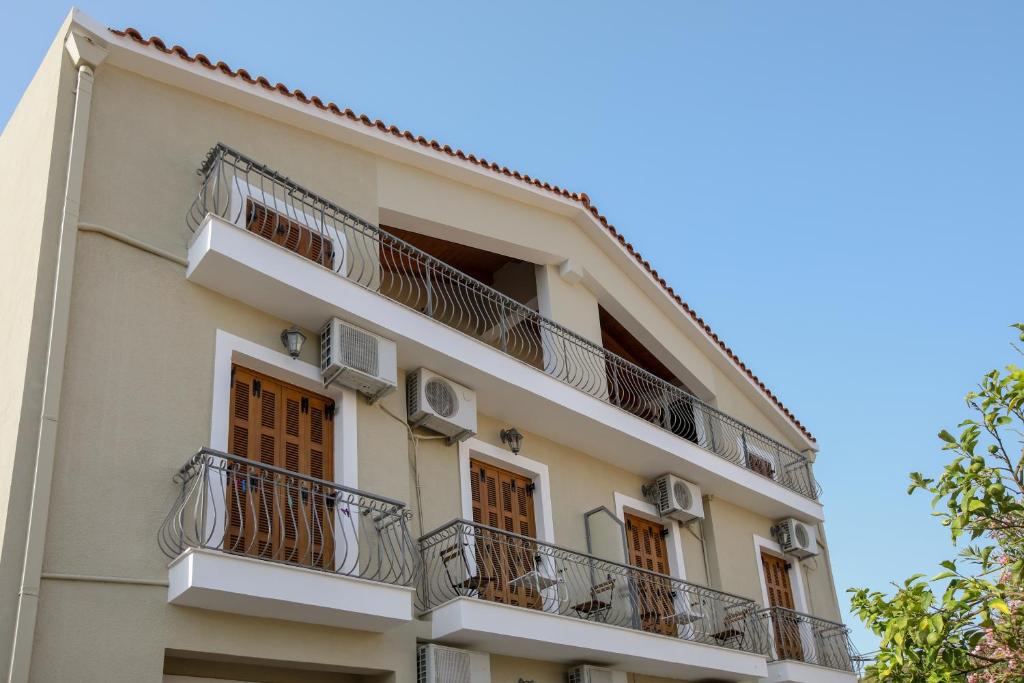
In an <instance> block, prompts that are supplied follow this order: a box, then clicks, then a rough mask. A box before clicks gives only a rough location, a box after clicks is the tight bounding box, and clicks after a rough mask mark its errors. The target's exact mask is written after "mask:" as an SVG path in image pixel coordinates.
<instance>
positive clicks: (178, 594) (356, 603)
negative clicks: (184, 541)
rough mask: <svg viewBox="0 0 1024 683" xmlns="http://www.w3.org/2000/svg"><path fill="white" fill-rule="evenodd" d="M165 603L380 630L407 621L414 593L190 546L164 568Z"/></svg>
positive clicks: (397, 587)
mask: <svg viewBox="0 0 1024 683" xmlns="http://www.w3.org/2000/svg"><path fill="white" fill-rule="evenodd" d="M167 575H168V584H169V585H168V588H167V602H169V603H171V604H172V605H182V606H187V607H199V608H202V609H209V610H215V611H218V612H231V613H234V614H245V615H248V616H255V617H265V618H268V619H284V620H287V621H297V622H303V623H309V624H323V625H326V626H336V627H340V628H351V629H357V630H361V631H375V632H383V631H386V630H388V629H390V628H392V627H394V626H398V625H399V624H404V623H407V622H409V621H412V617H413V614H412V601H413V589H412V588H410V587H406V586H394V585H391V584H386V583H378V582H376V581H369V580H366V579H360V578H355V577H350V576H344V575H341V574H331V573H327V572H321V571H316V570H314V569H306V568H303V567H296V566H292V565H286V564H280V563H276V562H268V561H266V560H260V559H256V558H252V557H244V556H241V555H230V554H227V553H223V552H220V551H216V550H207V549H197V548H191V549H189V550H186V551H185V552H184V553H182V554H181V555H179V556H178V557H177V558H175V559H174V560H173V561H172V562H171V563H170V565H168V570H167Z"/></svg>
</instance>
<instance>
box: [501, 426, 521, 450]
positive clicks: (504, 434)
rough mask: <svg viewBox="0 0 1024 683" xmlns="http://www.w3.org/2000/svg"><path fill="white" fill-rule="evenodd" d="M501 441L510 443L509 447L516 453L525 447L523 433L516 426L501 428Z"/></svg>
mask: <svg viewBox="0 0 1024 683" xmlns="http://www.w3.org/2000/svg"><path fill="white" fill-rule="evenodd" d="M501 442H502V443H503V444H508V448H509V450H510V451H512V453H513V454H514V455H519V449H520V448H522V447H523V435H522V434H520V433H519V430H518V429H516V428H515V427H509V428H508V429H502V430H501Z"/></svg>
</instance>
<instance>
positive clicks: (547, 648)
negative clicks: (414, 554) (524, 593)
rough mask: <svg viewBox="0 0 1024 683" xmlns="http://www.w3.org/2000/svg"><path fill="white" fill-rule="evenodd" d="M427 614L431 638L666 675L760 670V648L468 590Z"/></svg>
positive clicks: (724, 675) (742, 676)
mask: <svg viewBox="0 0 1024 683" xmlns="http://www.w3.org/2000/svg"><path fill="white" fill-rule="evenodd" d="M428 616H429V619H430V620H431V630H430V632H431V638H433V639H434V640H438V641H441V642H444V643H448V644H451V645H456V646H463V647H471V648H478V649H481V650H485V651H487V652H491V653H494V654H500V655H507V656H510V657H527V658H531V659H542V660H545V661H553V662H564V663H567V664H569V663H575V662H581V661H585V662H589V663H592V664H598V665H601V666H607V667H609V668H614V669H622V670H625V671H633V672H636V673H640V674H645V675H648V676H664V677H667V678H685V679H700V678H707V677H714V678H715V679H716V680H723V681H741V680H749V679H751V678H758V677H763V676H765V675H766V673H767V666H766V664H765V658H764V657H763V656H761V655H756V654H751V653H749V652H739V651H736V650H730V649H727V648H720V647H714V646H711V645H704V644H701V643H694V642H689V641H685V640H680V639H678V638H671V637H667V636H661V635H654V634H651V633H644V632H641V631H634V630H631V629H627V628H621V627H618V626H609V625H606V624H599V623H593V622H589V621H582V620H579V619H574V618H572V617H567V616H561V615H557V614H548V613H546V612H542V611H537V610H531V609H525V608H522V607H511V606H509V605H500V604H496V603H492V602H488V601H485V600H477V599H474V598H456V599H454V600H452V601H450V602H448V603H446V604H444V605H442V606H440V607H438V608H436V609H434V610H432V611H431V612H430V613H429V615H428Z"/></svg>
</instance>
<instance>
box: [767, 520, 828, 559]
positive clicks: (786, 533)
mask: <svg viewBox="0 0 1024 683" xmlns="http://www.w3.org/2000/svg"><path fill="white" fill-rule="evenodd" d="M772 534H773V535H774V536H775V539H776V540H777V541H778V542H779V545H780V546H782V551H783V552H784V553H787V554H789V555H793V556H795V557H799V558H801V559H803V558H805V557H814V556H815V555H817V554H818V532H817V531H816V530H815V528H814V527H813V526H811V525H810V524H804V523H803V522H801V521H800V520H798V519H793V518H792V517H790V518H789V519H784V520H782V521H781V522H779V523H778V524H776V525H775V526H773V527H772Z"/></svg>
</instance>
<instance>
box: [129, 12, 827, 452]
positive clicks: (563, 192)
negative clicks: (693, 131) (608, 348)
mask: <svg viewBox="0 0 1024 683" xmlns="http://www.w3.org/2000/svg"><path fill="white" fill-rule="evenodd" d="M110 31H111V33H113V34H114V35H117V36H120V37H122V38H130V39H131V40H133V41H135V42H136V43H139V44H141V45H147V46H150V47H153V48H155V49H157V50H159V51H160V52H163V53H165V54H174V55H177V56H178V57H180V58H181V59H183V60H185V61H186V62H189V63H191V64H199V65H200V66H203V67H205V68H207V69H209V70H211V71H219V72H221V73H223V74H225V75H226V76H230V77H232V78H239V79H241V80H243V81H245V82H246V83H249V84H250V85H254V86H259V87H261V88H263V89H264V90H270V91H275V92H277V93H279V94H280V95H282V96H284V97H289V98H292V99H295V100H298V101H299V102H302V103H303V104H308V105H311V106H314V107H316V108H317V109H321V110H323V111H329V112H331V113H333V114H336V115H337V116H341V117H344V118H347V119H349V120H350V121H353V122H360V123H362V124H364V125H366V126H367V127H369V128H376V129H377V130H379V131H381V132H383V133H389V134H391V135H394V136H395V137H396V138H402V139H404V140H407V141H409V142H412V143H415V144H418V145H421V146H422V147H428V148H430V149H432V150H434V151H435V152H438V153H439V154H446V155H448V156H450V157H453V158H456V159H460V160H462V161H466V162H469V163H471V164H474V165H476V166H480V167H482V168H486V169H488V170H490V171H493V172H494V173H497V174H499V175H504V176H507V177H509V178H515V179H516V180H518V181H521V182H523V183H527V184H529V185H533V186H535V187H537V188H540V189H543V190H546V191H548V192H551V193H553V194H556V195H558V196H560V197H563V198H565V199H570V200H573V201H576V202H579V203H580V204H581V205H582V206H583V207H584V208H585V209H586V210H587V211H589V212H590V214H591V215H592V216H593V217H594V219H595V220H597V221H598V222H599V223H600V224H601V225H602V226H604V228H605V229H606V230H607V231H608V232H609V233H610V234H611V235H612V236H613V237H614V238H615V239H617V240H618V241H619V243H620V244H622V246H623V247H624V248H625V249H626V251H628V252H629V253H630V254H631V255H632V256H633V258H635V259H636V260H637V263H639V264H640V265H641V266H643V267H644V269H645V270H646V271H647V272H648V273H650V275H651V277H653V278H654V279H655V280H656V281H657V282H658V283H659V284H660V285H661V286H662V288H663V289H664V290H665V291H666V292H667V293H668V294H669V296H671V297H672V298H673V299H674V300H675V301H676V303H677V304H679V306H680V307H681V308H682V309H683V310H684V311H685V312H686V314H687V315H689V316H690V317H691V318H692V319H693V320H694V322H696V323H697V324H698V325H699V326H700V327H701V329H703V330H704V332H705V333H706V334H707V335H708V336H709V337H710V338H711V339H712V340H714V341H715V343H717V344H718V345H719V346H720V347H721V348H722V351H724V352H725V354H726V355H727V356H728V357H729V358H730V359H731V360H732V361H733V363H735V364H736V365H737V366H738V367H739V368H740V369H741V370H743V372H745V373H746V374H747V376H748V377H749V378H750V379H751V380H752V381H753V382H754V383H755V384H757V386H758V387H760V389H761V391H763V392H764V393H765V395H766V396H767V397H768V398H769V399H771V401H772V402H773V403H774V404H775V405H776V406H778V408H779V410H781V411H782V412H783V413H784V414H785V415H786V417H788V418H789V419H790V420H791V421H792V422H793V424H794V425H796V427H797V428H798V429H800V431H801V432H803V434H804V435H805V436H806V437H807V438H808V439H810V440H811V441H816V440H815V438H814V436H813V435H812V434H811V432H810V431H808V429H807V428H806V427H804V426H803V424H801V423H800V420H798V419H796V416H795V415H793V413H791V412H790V411H789V408H787V407H786V406H785V405H784V404H783V403H782V401H780V400H779V398H778V397H777V396H776V395H775V394H773V393H772V392H771V390H770V389H768V387H766V386H765V384H764V382H762V381H761V380H760V379H758V377H757V375H755V374H754V373H753V372H752V371H751V370H750V368H748V367H747V366H746V364H745V363H744V362H743V361H741V360H740V359H739V357H738V356H737V355H736V354H735V353H734V352H733V350H732V349H730V348H729V347H728V346H727V345H726V344H725V342H723V341H722V340H721V339H720V338H719V337H718V335H717V334H715V332H714V331H713V330H712V329H711V326H710V325H708V324H707V323H706V322H705V321H704V319H703V318H701V317H700V316H698V315H697V312H696V311H694V310H693V309H692V308H691V307H690V306H689V304H687V303H686V302H685V301H683V300H682V298H681V297H680V296H679V295H678V294H676V292H675V290H674V289H673V288H672V287H671V285H669V284H668V283H667V282H666V281H665V278H663V277H661V276H660V275H659V274H658V271H656V270H655V269H654V268H652V267H651V264H650V262H649V261H647V260H646V259H645V258H644V257H643V256H641V255H640V253H639V252H638V251H636V249H634V248H633V245H632V244H630V243H629V242H627V241H626V238H625V237H623V236H622V234H621V233H620V232H619V231H618V230H616V229H615V226H614V225H612V224H611V223H609V222H608V219H607V218H606V217H605V216H604V215H603V214H602V213H601V212H600V211H598V209H597V207H596V206H595V205H594V204H593V203H592V202H591V201H590V197H589V196H587V194H586V193H585V192H570V191H569V190H567V189H565V188H564V187H559V186H558V185H552V184H551V183H546V182H544V181H542V180H540V179H538V178H534V177H532V176H529V175H527V174H525V173H520V172H519V171H516V170H513V169H510V168H508V167H507V166H502V165H501V164H498V163H497V162H494V161H490V160H488V159H485V158H483V157H478V156H476V155H474V154H467V153H466V152H463V151H462V150H461V149H453V148H452V147H451V146H450V145H442V144H441V143H439V142H438V141H437V140H428V139H427V138H425V137H423V136H422V135H416V134H414V133H412V132H410V131H408V130H401V129H400V128H398V126H394V125H391V126H389V125H387V124H386V123H384V122H383V121H381V120H380V119H371V118H370V117H369V116H367V115H366V114H357V113H355V112H354V111H352V110H351V109H348V108H346V109H342V108H341V107H339V106H338V105H336V104H335V103H334V102H326V103H325V102H324V101H323V100H322V99H320V98H319V97H317V96H316V95H313V96H312V97H310V96H307V95H306V93H304V92H302V91H301V90H299V89H295V90H292V89H290V88H288V86H286V85H284V84H283V83H276V84H274V83H271V82H270V81H269V80H267V78H265V77H264V76H253V75H251V74H250V73H249V72H248V71H246V70H245V69H232V68H231V67H230V66H228V65H227V64H225V63H224V62H220V61H218V62H213V61H212V60H210V58H209V57H207V56H206V55H204V54H202V53H196V54H195V55H194V56H193V55H190V54H189V52H188V50H186V49H185V48H183V47H181V46H180V45H174V46H173V47H167V44H166V43H165V42H164V41H163V40H161V39H160V38H159V37H158V36H150V37H149V38H144V37H143V36H142V34H141V33H139V31H137V30H136V29H134V28H126V29H124V30H117V29H113V28H112V29H110Z"/></svg>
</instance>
